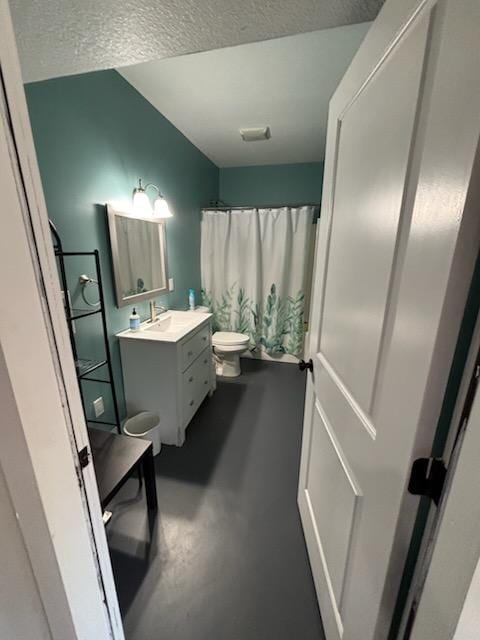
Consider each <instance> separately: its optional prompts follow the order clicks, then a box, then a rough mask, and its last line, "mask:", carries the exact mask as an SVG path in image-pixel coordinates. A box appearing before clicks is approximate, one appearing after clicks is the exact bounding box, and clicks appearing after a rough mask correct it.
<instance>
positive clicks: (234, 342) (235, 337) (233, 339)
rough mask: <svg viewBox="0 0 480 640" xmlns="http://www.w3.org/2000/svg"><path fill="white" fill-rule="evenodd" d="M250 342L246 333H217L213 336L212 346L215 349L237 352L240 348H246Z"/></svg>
mask: <svg viewBox="0 0 480 640" xmlns="http://www.w3.org/2000/svg"><path fill="white" fill-rule="evenodd" d="M249 341H250V338H249V337H248V336H246V335H245V334H244V333H235V332H234V331H217V332H216V333H214V334H213V336H212V344H213V346H214V347H220V348H221V349H225V351H228V350H229V347H230V348H232V350H235V349H236V348H238V347H245V346H246V345H247V344H248V343H249Z"/></svg>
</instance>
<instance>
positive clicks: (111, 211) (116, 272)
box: [107, 204, 168, 308]
mask: <svg viewBox="0 0 480 640" xmlns="http://www.w3.org/2000/svg"><path fill="white" fill-rule="evenodd" d="M116 216H122V217H124V218H131V217H132V215H131V214H129V213H127V212H125V211H119V210H117V209H115V208H114V207H113V206H112V205H111V204H107V217H108V230H109V236H110V250H111V252H112V264H113V278H114V281H115V294H116V299H117V307H119V308H120V307H125V306H127V305H131V304H132V303H135V302H140V301H141V300H150V299H151V298H156V297H157V296H159V295H161V294H163V293H167V292H168V269H167V264H168V262H167V243H166V237H165V222H164V220H162V219H159V218H138V217H135V219H136V220H145V222H150V223H152V224H156V225H158V241H159V243H160V251H161V255H162V257H163V260H162V267H163V269H162V271H163V273H162V275H163V282H165V286H164V287H162V288H159V289H151V290H150V291H145V292H143V293H137V294H135V295H133V296H124V295H123V293H122V286H121V277H120V256H119V253H118V238H117V229H116V226H115V217H116Z"/></svg>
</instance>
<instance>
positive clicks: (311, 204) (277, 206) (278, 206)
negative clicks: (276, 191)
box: [202, 202, 320, 211]
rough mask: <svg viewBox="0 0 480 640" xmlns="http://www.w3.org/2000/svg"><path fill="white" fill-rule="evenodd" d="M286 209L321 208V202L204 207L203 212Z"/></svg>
mask: <svg viewBox="0 0 480 640" xmlns="http://www.w3.org/2000/svg"><path fill="white" fill-rule="evenodd" d="M285 207H291V208H293V209H298V208H300V207H320V203H319V202H302V203H295V204H269V205H268V207H267V206H264V205H262V206H252V205H249V206H243V207H227V206H224V207H202V211H241V210H244V209H283V208H285Z"/></svg>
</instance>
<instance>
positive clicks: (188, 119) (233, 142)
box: [118, 23, 370, 167]
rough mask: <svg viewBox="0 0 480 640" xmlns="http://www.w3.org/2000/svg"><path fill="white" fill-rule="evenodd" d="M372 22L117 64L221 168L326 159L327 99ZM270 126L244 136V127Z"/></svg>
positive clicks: (144, 94) (132, 82)
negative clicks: (267, 134) (258, 137)
mask: <svg viewBox="0 0 480 640" xmlns="http://www.w3.org/2000/svg"><path fill="white" fill-rule="evenodd" d="M369 24H370V23H364V24H356V25H349V26H346V27H337V28H336V29H326V30H322V31H316V32H313V33H306V34H301V35H296V36H289V37H285V38H278V39H276V40H268V41H267V42H258V43H254V44H246V45H241V46H237V47H230V48H226V49H220V50H216V51H208V52H204V53H197V54H194V55H189V56H181V57H178V58H169V59H164V60H157V61H153V62H145V63H142V64H138V65H134V66H131V67H126V68H123V69H118V71H119V72H120V73H121V74H122V75H123V76H124V77H125V78H126V80H128V82H130V83H131V84H132V85H133V86H134V87H135V88H136V89H137V90H138V91H139V92H140V93H141V94H142V95H143V96H144V97H145V98H146V99H147V100H148V101H149V102H151V103H152V104H153V105H154V106H155V107H156V108H157V109H158V110H159V111H160V112H161V113H162V114H163V115H164V116H166V118H168V120H170V122H172V123H173V124H174V125H175V126H176V127H177V128H178V129H179V130H180V131H181V132H182V133H183V134H184V135H185V136H186V137H187V138H188V139H189V140H190V141H191V142H193V144H195V145H196V146H197V147H198V148H199V149H200V150H201V151H202V152H203V153H204V154H205V155H206V156H207V157H208V158H210V160H212V161H213V162H214V163H215V164H216V165H217V166H219V167H231V166H244V165H262V164H287V163H296V162H312V161H318V160H323V158H324V155H325V135H326V127H327V114H328V102H329V100H330V97H331V95H332V93H333V92H334V90H335V88H336V86H337V85H338V83H339V81H340V79H341V77H342V76H343V74H344V72H345V70H346V69H347V67H348V65H349V63H350V61H351V59H352V57H353V55H354V54H355V52H356V50H357V49H358V46H359V45H360V42H361V41H362V40H363V37H364V36H365V34H366V32H367V30H368V27H369ZM267 125H268V126H269V127H270V130H271V135H272V137H271V138H270V139H269V140H265V141H259V142H244V141H243V140H242V139H241V137H240V134H239V131H238V130H239V128H241V127H242V128H243V127H257V126H259V127H260V126H267Z"/></svg>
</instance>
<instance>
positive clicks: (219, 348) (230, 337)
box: [212, 331, 250, 378]
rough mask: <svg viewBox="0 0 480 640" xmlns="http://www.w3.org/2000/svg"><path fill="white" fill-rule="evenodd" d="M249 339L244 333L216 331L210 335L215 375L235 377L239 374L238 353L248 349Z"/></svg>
mask: <svg viewBox="0 0 480 640" xmlns="http://www.w3.org/2000/svg"><path fill="white" fill-rule="evenodd" d="M249 341H250V339H249V337H248V336H247V335H245V334H244V333H233V332H232V331H217V332H216V333H214V334H213V336H212V346H213V353H214V356H215V372H216V374H217V376H224V377H226V378H236V377H237V376H239V375H240V374H241V370H240V355H241V354H242V353H244V352H245V351H246V350H247V349H248V343H249Z"/></svg>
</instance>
